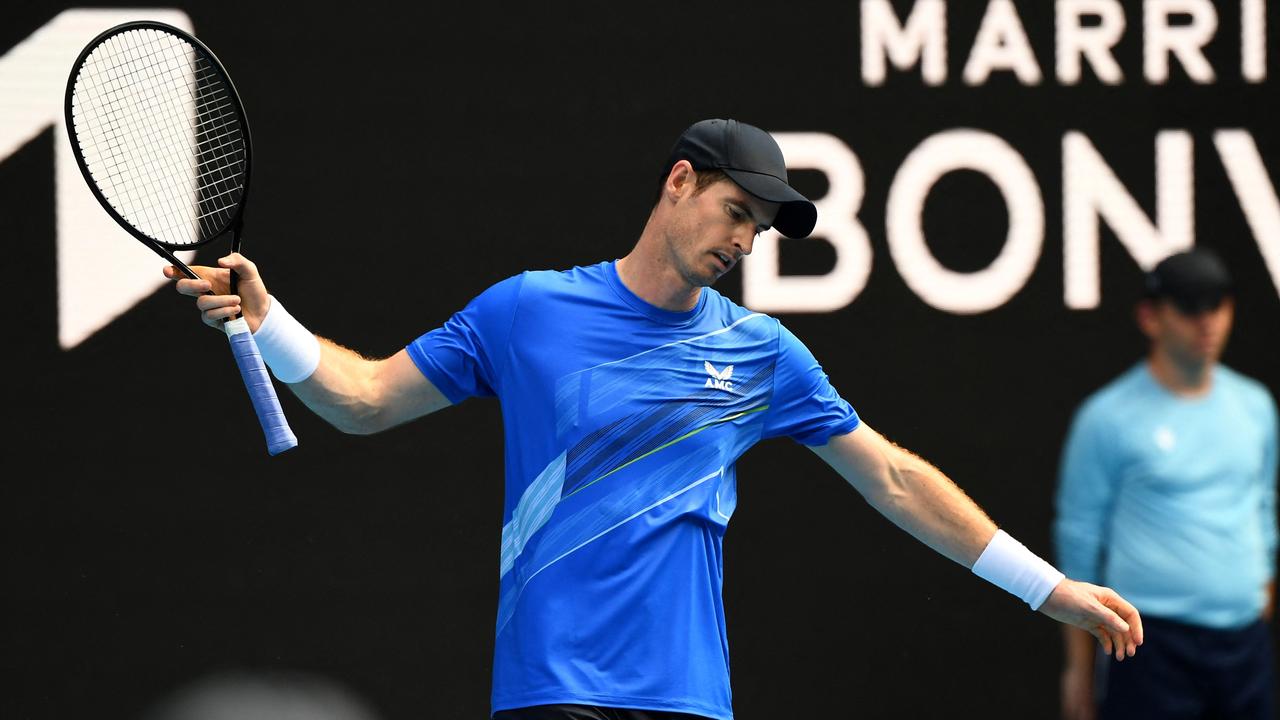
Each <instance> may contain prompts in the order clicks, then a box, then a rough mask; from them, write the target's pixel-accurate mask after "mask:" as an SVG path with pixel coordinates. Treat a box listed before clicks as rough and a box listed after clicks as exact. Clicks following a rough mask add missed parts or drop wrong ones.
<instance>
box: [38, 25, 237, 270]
mask: <svg viewBox="0 0 1280 720" xmlns="http://www.w3.org/2000/svg"><path fill="white" fill-rule="evenodd" d="M63 111H64V113H65V115H66V127H67V134H68V136H69V137H70V140H71V147H72V154H73V155H74V156H75V158H76V164H77V165H78V166H79V168H80V172H81V174H82V175H83V176H84V179H85V182H86V183H87V184H88V185H89V188H90V190H92V191H93V195H94V197H96V198H97V199H98V202H99V203H100V204H101V205H102V207H103V209H104V210H106V211H107V213H108V214H109V215H110V216H111V217H112V218H114V219H115V221H116V222H117V223H119V224H120V226H121V227H123V228H124V229H125V230H127V231H128V232H129V233H130V234H131V235H133V236H134V237H136V238H138V239H139V240H142V241H143V242H144V243H147V244H148V245H152V247H153V248H154V247H155V246H157V245H158V246H160V247H161V248H164V249H166V250H171V251H172V250H189V249H192V248H194V247H197V246H199V245H203V244H204V243H207V242H209V241H210V240H213V239H214V238H216V237H218V236H220V235H222V234H223V233H225V232H226V231H227V230H229V229H232V228H238V227H239V224H240V223H241V221H242V219H243V216H244V206H245V202H246V200H247V199H248V195H249V180H250V169H251V167H252V162H251V161H252V157H253V151H252V141H251V139H250V136H249V121H248V118H247V117H246V116H245V111H244V105H243V104H242V103H241V102H240V95H239V93H237V92H236V89H235V85H233V84H232V82H231V77H230V76H229V75H228V74H227V71H226V69H225V68H224V67H223V65H222V63H221V62H220V61H219V60H218V58H217V56H215V55H214V54H213V52H212V51H211V50H209V48H208V47H207V46H205V45H204V43H202V42H200V41H199V40H197V39H196V38H194V37H192V36H191V35H190V34H188V33H186V32H184V31H183V30H180V29H178V28H175V27H173V26H171V25H167V24H165V23H160V22H154V21H136V22H128V23H124V24H121V25H117V26H115V27H113V28H110V29H108V30H105V31H103V32H102V33H101V34H99V35H98V36H97V37H96V38H94V39H93V40H92V41H90V42H89V43H88V44H87V45H86V46H85V48H84V50H82V51H81V53H80V55H79V57H77V58H76V61H75V64H74V65H72V68H71V73H70V75H69V77H68V78H67V91H66V99H65V104H64V110H63ZM161 254H162V255H166V256H168V253H164V252H161Z"/></svg>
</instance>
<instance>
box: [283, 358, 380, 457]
mask: <svg viewBox="0 0 1280 720" xmlns="http://www.w3.org/2000/svg"><path fill="white" fill-rule="evenodd" d="M316 339H317V340H318V341H319V343H320V364H319V365H318V366H317V367H316V370H315V372H314V373H312V374H311V376H310V377H308V378H306V379H305V380H303V381H302V382H298V383H294V384H292V385H289V389H290V390H292V391H293V393H294V394H295V395H297V396H298V398H299V399H300V400H302V402H303V404H304V405H306V406H307V407H308V408H310V409H311V411H312V412H314V413H315V414H317V415H319V416H320V417H322V418H324V420H325V421H327V422H328V423H329V424H330V425H333V426H334V427H336V428H338V429H339V430H341V431H342V432H345V433H351V434H356V435H365V434H369V433H373V432H377V431H378V430H381V429H384V427H383V423H382V422H381V421H380V420H379V415H380V408H381V407H382V400H381V395H382V393H381V391H380V389H379V387H378V382H377V377H378V372H377V370H378V363H377V361H374V360H370V359H368V358H365V357H362V356H361V355H360V354H359V353H356V352H355V351H353V350H350V349H348V348H345V347H342V346H341V345H338V344H337V343H334V342H333V341H331V340H327V339H325V338H321V337H317V338H316Z"/></svg>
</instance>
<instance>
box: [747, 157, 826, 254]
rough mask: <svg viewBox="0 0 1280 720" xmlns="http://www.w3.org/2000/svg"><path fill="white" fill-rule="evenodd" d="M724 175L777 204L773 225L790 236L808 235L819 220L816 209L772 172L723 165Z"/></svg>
mask: <svg viewBox="0 0 1280 720" xmlns="http://www.w3.org/2000/svg"><path fill="white" fill-rule="evenodd" d="M724 174H725V175H728V176H729V178H730V179H731V180H733V181H734V182H735V183H737V185H738V187H740V188H742V189H743V190H746V191H747V192H748V193H751V194H752V195H754V196H755V197H758V198H760V199H761V200H766V201H768V202H773V203H778V204H779V205H780V207H779V208H778V215H777V216H776V217H774V219H773V227H775V228H777V229H778V232H780V233H782V234H783V235H786V236H787V237H789V238H803V237H808V236H809V233H811V232H813V226H814V225H816V224H817V223H818V209H817V208H816V207H814V206H813V203H811V202H809V199H808V198H806V197H805V196H803V195H801V194H800V193H798V192H796V190H795V188H793V187H791V186H790V185H788V184H786V183H784V182H782V181H781V180H779V179H778V178H776V177H774V176H772V175H765V174H764V173H754V172H748V171H746V170H735V169H731V168H724Z"/></svg>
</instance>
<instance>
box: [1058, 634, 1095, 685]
mask: <svg viewBox="0 0 1280 720" xmlns="http://www.w3.org/2000/svg"><path fill="white" fill-rule="evenodd" d="M1062 649H1063V662H1064V664H1065V667H1064V669H1065V670H1068V671H1074V672H1082V673H1085V674H1086V675H1087V676H1092V673H1093V663H1094V660H1095V657H1096V654H1095V652H1094V640H1093V636H1092V635H1090V634H1089V633H1087V632H1085V631H1084V630H1081V629H1080V628H1078V627H1073V626H1071V625H1063V626H1062Z"/></svg>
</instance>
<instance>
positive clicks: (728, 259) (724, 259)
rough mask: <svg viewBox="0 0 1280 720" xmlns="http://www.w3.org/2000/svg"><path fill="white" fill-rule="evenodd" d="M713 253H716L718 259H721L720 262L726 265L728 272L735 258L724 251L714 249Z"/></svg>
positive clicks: (725, 268)
mask: <svg viewBox="0 0 1280 720" xmlns="http://www.w3.org/2000/svg"><path fill="white" fill-rule="evenodd" d="M711 254H712V255H715V256H716V259H717V260H719V261H720V264H721V265H723V266H724V270H725V272H728V271H729V269H730V268H732V267H733V264H734V259H733V257H732V256H730V255H729V254H728V253H723V252H720V251H718V250H716V251H712V253H711Z"/></svg>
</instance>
